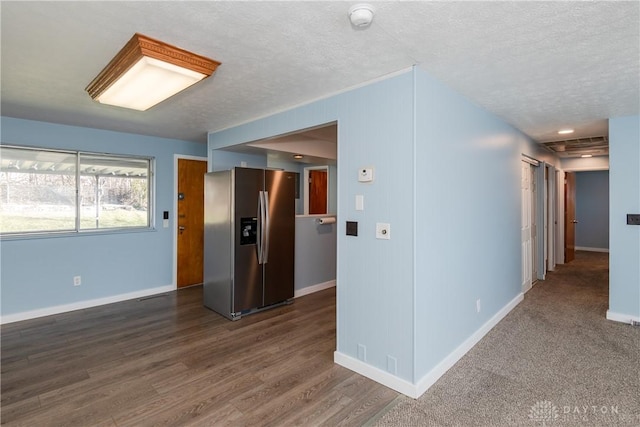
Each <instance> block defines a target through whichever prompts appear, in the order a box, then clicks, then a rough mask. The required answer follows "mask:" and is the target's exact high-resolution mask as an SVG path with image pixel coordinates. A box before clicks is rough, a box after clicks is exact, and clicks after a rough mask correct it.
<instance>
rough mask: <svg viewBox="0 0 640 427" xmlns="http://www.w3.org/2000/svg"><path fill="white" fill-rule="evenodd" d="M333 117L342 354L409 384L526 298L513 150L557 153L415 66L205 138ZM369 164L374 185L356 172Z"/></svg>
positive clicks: (220, 143) (220, 139) (227, 138)
mask: <svg viewBox="0 0 640 427" xmlns="http://www.w3.org/2000/svg"><path fill="white" fill-rule="evenodd" d="M334 120H336V121H337V122H338V167H337V175H338V218H339V223H338V228H337V230H338V266H337V270H338V271H337V283H338V291H337V292H338V313H337V316H338V339H337V341H338V349H337V350H338V352H339V353H341V354H344V355H347V356H350V357H352V358H354V359H360V360H362V361H363V362H365V363H366V364H368V365H371V366H373V367H375V368H378V369H380V370H382V371H387V372H389V373H390V374H392V375H395V376H397V377H399V378H401V379H404V380H407V381H408V382H410V383H412V384H416V383H417V382H418V381H420V379H421V378H422V377H424V376H425V375H426V374H428V373H429V372H430V371H431V370H432V369H433V368H434V367H435V366H436V365H437V364H438V363H439V362H441V361H442V360H443V358H445V357H446V356H448V355H449V354H451V353H452V352H453V351H454V350H455V348H456V347H457V346H459V345H460V344H461V343H462V342H463V341H465V340H466V339H468V338H469V337H470V336H471V335H472V334H474V333H475V332H477V331H478V330H479V329H480V328H481V326H482V325H483V324H485V323H486V322H487V321H488V319H490V318H491V317H492V316H494V315H495V314H496V313H498V312H499V311H500V310H501V309H503V308H504V307H505V306H506V305H507V304H508V303H510V302H511V301H513V300H514V298H516V297H518V295H519V294H520V291H521V289H520V286H521V271H520V270H521V256H520V247H521V242H520V163H521V156H522V154H526V155H528V156H531V157H534V158H537V159H539V160H541V161H542V160H546V161H547V162H549V163H551V164H555V163H556V160H557V159H555V158H554V157H553V156H552V155H550V154H549V153H547V152H545V151H544V150H543V149H542V148H541V147H539V146H538V145H537V144H535V143H534V142H533V141H531V140H530V139H528V138H527V137H525V136H524V135H523V134H522V133H520V132H519V131H517V130H515V129H514V128H513V127H511V126H509V125H507V124H505V123H504V122H502V121H501V120H500V119H498V118H496V117H495V116H493V115H491V114H489V113H487V112H486V111H484V110H483V109H481V108H479V107H477V106H475V105H473V104H471V103H470V102H468V101H467V100H466V99H465V98H464V97H462V96H460V95H458V94H456V93H455V92H453V91H452V90H450V89H448V88H447V87H445V86H444V85H442V84H440V83H438V82H437V81H435V80H434V79H432V78H431V77H429V76H428V75H427V74H426V73H425V72H424V71H422V70H420V69H414V70H413V71H411V72H407V73H405V74H401V75H399V76H396V77H392V78H389V79H387V80H384V81H381V82H377V83H373V84H371V85H368V86H365V87H362V88H359V89H355V90H352V91H350V92H347V93H343V94H340V95H337V96H334V97H331V98H328V99H325V100H322V101H317V102H314V103H312V104H308V105H306V106H303V107H299V108H296V109H294V110H290V111H287V112H284V113H280V114H276V115H274V116H271V117H268V118H265V119H261V120H258V121H256V122H253V123H249V124H246V125H242V126H239V127H237V128H233V129H228V130H225V131H221V132H218V133H213V134H210V135H209V147H210V148H218V147H226V146H232V145H235V144H240V143H243V142H245V141H251V140H256V139H260V138H265V137H269V136H273V135H278V134H283V133H286V132H292V131H295V130H297V129H302V128H307V127H311V126H314V125H318V124H321V123H326V122H329V121H334ZM363 167H373V169H374V177H375V179H374V181H373V182H372V183H359V182H358V181H357V175H358V170H359V169H360V168H363ZM358 194H360V195H363V196H364V205H365V210H364V211H356V210H355V206H354V205H355V203H354V199H355V196H356V195H358ZM347 220H351V221H358V223H359V230H358V232H359V236H358V237H350V236H345V225H344V222H345V221H347ZM377 222H388V223H390V224H391V240H378V239H376V238H375V225H376V223H377ZM477 299H481V301H482V304H481V305H482V311H481V313H479V314H477V313H476V300H477ZM359 346H363V347H364V348H366V356H365V355H364V354H363V353H365V352H362V351H360V352H359V351H358V347H359ZM393 359H395V360H397V369H396V368H395V367H394V364H393V363H389V361H393Z"/></svg>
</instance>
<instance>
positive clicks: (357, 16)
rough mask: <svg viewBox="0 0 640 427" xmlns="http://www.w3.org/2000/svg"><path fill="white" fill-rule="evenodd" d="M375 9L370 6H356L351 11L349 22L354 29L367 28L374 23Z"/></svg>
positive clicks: (362, 4)
mask: <svg viewBox="0 0 640 427" xmlns="http://www.w3.org/2000/svg"><path fill="white" fill-rule="evenodd" d="M373 13H374V10H373V7H372V6H371V5H368V4H364V3H361V4H356V5H353V6H351V8H350V9H349V20H350V21H351V24H352V25H353V26H354V27H357V28H366V27H368V26H369V25H371V21H373Z"/></svg>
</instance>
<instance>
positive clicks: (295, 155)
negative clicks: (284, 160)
mask: <svg viewBox="0 0 640 427" xmlns="http://www.w3.org/2000/svg"><path fill="white" fill-rule="evenodd" d="M303 157H304V156H303V155H302V154H294V155H293V158H294V159H301V158H303Z"/></svg>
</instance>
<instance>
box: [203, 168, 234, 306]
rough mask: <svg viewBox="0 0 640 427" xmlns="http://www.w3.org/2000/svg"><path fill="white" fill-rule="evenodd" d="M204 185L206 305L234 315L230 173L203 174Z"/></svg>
mask: <svg viewBox="0 0 640 427" xmlns="http://www.w3.org/2000/svg"><path fill="white" fill-rule="evenodd" d="M204 185H205V190H204V204H205V209H204V212H205V214H204V235H205V238H204V285H203V298H204V305H205V306H206V307H209V308H210V309H211V310H213V311H215V312H218V313H220V314H222V315H223V316H226V317H229V318H231V301H232V294H233V289H232V284H233V271H232V269H231V267H232V265H233V264H232V263H233V253H232V251H231V247H232V240H233V233H232V230H231V218H232V215H233V209H232V192H231V172H230V171H227V172H215V173H208V174H206V175H205V176H204Z"/></svg>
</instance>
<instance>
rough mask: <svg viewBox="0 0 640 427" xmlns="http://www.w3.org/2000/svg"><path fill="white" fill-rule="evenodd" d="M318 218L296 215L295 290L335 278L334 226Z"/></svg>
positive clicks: (335, 225) (335, 226)
mask: <svg viewBox="0 0 640 427" xmlns="http://www.w3.org/2000/svg"><path fill="white" fill-rule="evenodd" d="M316 220H317V217H311V216H299V217H297V218H296V257H295V265H296V269H295V290H296V291H299V290H301V289H304V288H307V287H309V286H313V285H319V284H322V283H325V282H329V281H331V280H335V279H336V228H337V225H338V224H322V225H320V224H318V223H317V222H316Z"/></svg>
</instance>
